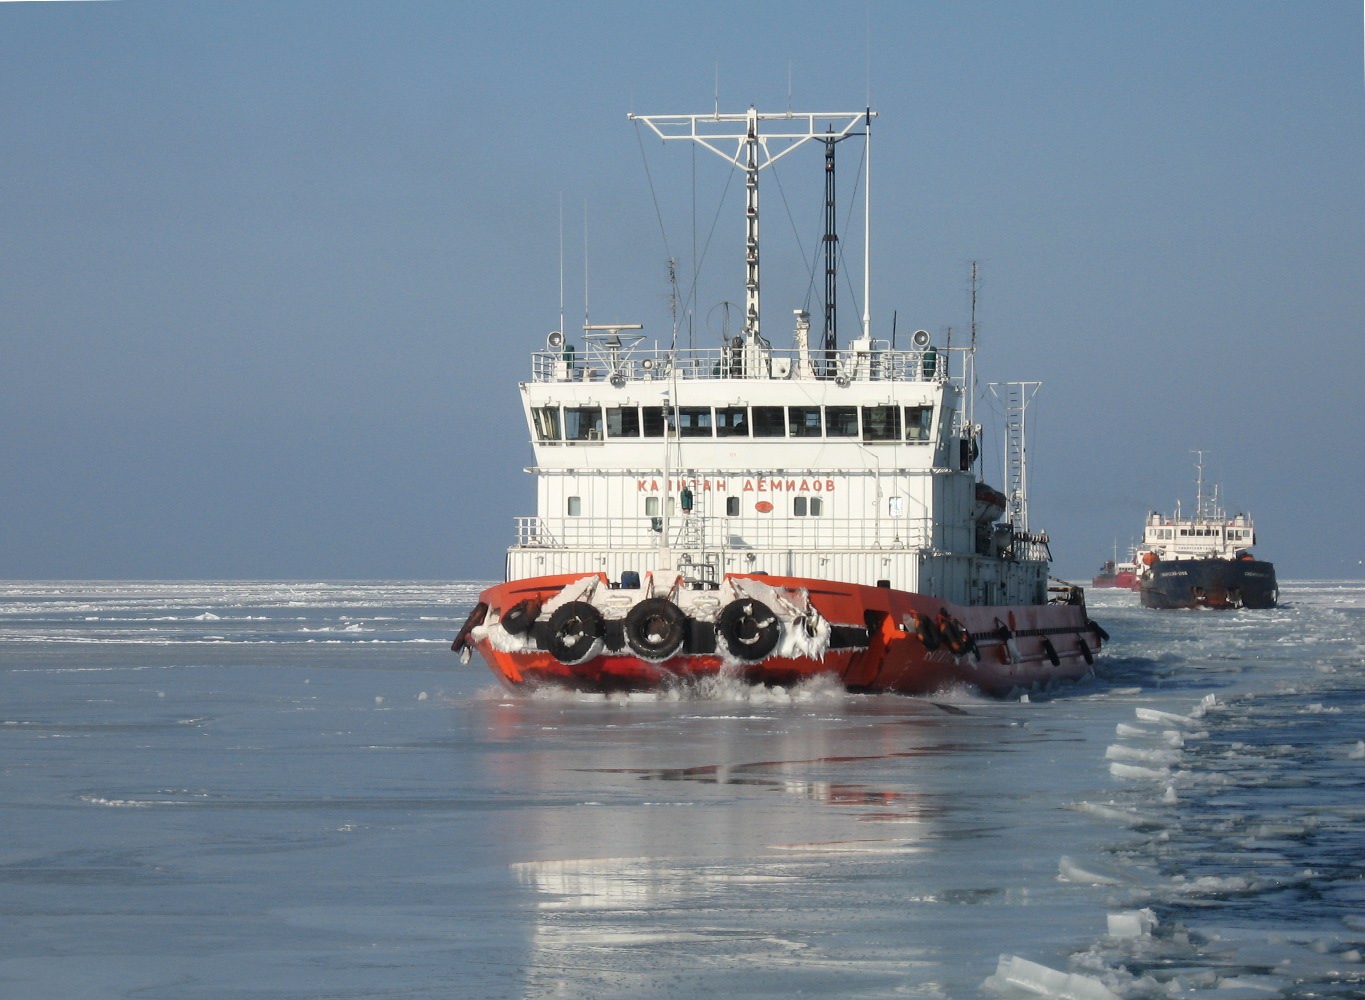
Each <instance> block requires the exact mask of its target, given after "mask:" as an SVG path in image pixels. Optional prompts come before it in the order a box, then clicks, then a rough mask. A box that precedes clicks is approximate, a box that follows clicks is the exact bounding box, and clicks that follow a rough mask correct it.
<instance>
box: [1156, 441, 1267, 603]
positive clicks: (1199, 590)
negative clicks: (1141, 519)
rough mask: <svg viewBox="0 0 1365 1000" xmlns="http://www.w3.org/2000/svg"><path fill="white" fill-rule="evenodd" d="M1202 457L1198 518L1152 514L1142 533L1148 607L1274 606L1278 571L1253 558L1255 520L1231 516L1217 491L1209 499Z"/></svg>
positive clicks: (1200, 459)
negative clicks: (1226, 512)
mask: <svg viewBox="0 0 1365 1000" xmlns="http://www.w3.org/2000/svg"><path fill="white" fill-rule="evenodd" d="M1196 454H1198V455H1199V462H1198V469H1199V478H1198V480H1197V485H1196V490H1197V492H1196V497H1195V514H1194V517H1181V515H1180V509H1179V505H1178V504H1177V506H1176V513H1175V516H1174V517H1172V518H1167V517H1164V516H1162V515H1161V514H1157V513H1155V512H1153V513H1152V514H1150V515H1148V517H1147V523H1146V526H1145V528H1144V531H1143V538H1142V542H1143V544H1142V551H1141V554H1140V555H1139V558H1138V566H1137V570H1138V592H1139V594H1140V595H1141V598H1142V606H1143V607H1144V608H1157V609H1163V610H1164V609H1169V608H1216V609H1227V608H1273V607H1275V605H1276V603H1277V602H1278V600H1279V588H1278V585H1277V584H1276V582H1275V567H1274V565H1273V564H1271V563H1268V562H1266V561H1265V560H1263V559H1257V558H1255V557H1254V556H1253V555H1252V554H1251V546H1252V545H1254V544H1255V542H1256V529H1255V526H1254V525H1253V524H1252V521H1251V517H1250V516H1249V515H1247V514H1238V515H1236V516H1235V517H1233V518H1228V517H1227V515H1226V514H1225V513H1224V512H1223V509H1222V508H1221V507H1220V506H1219V503H1218V493H1217V489H1216V488H1215V490H1214V491H1213V494H1212V495H1211V496H1210V497H1207V498H1206V497H1205V496H1204V456H1203V453H1202V452H1196Z"/></svg>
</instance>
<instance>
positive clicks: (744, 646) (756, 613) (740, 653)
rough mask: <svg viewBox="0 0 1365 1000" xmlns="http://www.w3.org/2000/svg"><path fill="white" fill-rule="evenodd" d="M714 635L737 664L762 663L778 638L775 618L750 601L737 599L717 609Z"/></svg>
mask: <svg viewBox="0 0 1365 1000" xmlns="http://www.w3.org/2000/svg"><path fill="white" fill-rule="evenodd" d="M716 631H717V632H718V633H720V636H721V638H723V639H724V640H725V645H726V648H728V649H729V650H730V652H731V653H732V654H733V655H735V656H737V657H739V658H740V659H741V660H761V659H763V657H765V656H767V655H768V654H769V653H771V652H772V651H773V650H774V649H776V648H777V642H778V640H779V639H780V638H782V626H781V624H780V623H779V622H778V620H777V615H775V614H773V611H772V609H771V608H769V607H768V606H767V605H766V604H764V603H763V602H762V601H756V600H754V599H753V598H752V597H741V598H739V599H738V600H734V601H731V602H730V603H729V604H727V605H725V607H723V608H721V611H720V615H719V616H717V618H716Z"/></svg>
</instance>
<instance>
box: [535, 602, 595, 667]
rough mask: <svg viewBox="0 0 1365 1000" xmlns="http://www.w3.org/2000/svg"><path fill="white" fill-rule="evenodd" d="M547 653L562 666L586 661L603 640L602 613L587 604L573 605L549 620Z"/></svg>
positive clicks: (556, 613) (558, 611)
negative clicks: (601, 639)
mask: <svg viewBox="0 0 1365 1000" xmlns="http://www.w3.org/2000/svg"><path fill="white" fill-rule="evenodd" d="M548 631H549V637H548V638H547V639H546V640H545V641H546V649H547V650H548V651H549V653H550V655H551V656H553V657H554V658H555V659H556V660H558V661H559V662H560V663H578V662H579V661H580V660H586V659H587V658H588V654H589V653H590V652H592V648H593V647H594V646H595V645H596V644H597V640H598V639H600V638H602V631H603V619H602V612H600V611H598V610H597V609H596V608H595V607H593V606H592V605H591V604H589V603H588V602H587V601H570V602H569V603H568V604H565V605H564V606H563V607H561V608H560V609H559V610H557V611H556V612H555V613H554V614H552V615H551V616H550V627H549V630H548Z"/></svg>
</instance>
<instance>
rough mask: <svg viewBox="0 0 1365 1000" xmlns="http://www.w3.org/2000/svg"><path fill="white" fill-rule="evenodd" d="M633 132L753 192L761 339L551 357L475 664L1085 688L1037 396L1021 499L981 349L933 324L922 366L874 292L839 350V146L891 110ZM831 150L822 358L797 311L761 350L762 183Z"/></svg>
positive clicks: (747, 323) (688, 121)
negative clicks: (711, 161)
mask: <svg viewBox="0 0 1365 1000" xmlns="http://www.w3.org/2000/svg"><path fill="white" fill-rule="evenodd" d="M632 117H633V118H634V119H635V120H636V121H637V122H639V123H641V125H643V126H644V127H647V128H648V129H650V130H652V131H653V132H654V133H655V134H657V135H658V136H659V137H660V138H661V139H663V140H664V141H665V143H668V142H674V141H684V142H691V143H696V144H699V145H701V146H703V147H704V148H706V149H709V150H711V151H712V152H714V153H717V154H719V155H720V156H721V157H722V158H724V159H725V160H727V161H729V162H730V163H731V164H732V166H733V167H735V168H736V169H737V170H739V171H740V172H741V173H742V174H743V176H744V179H745V181H746V185H747V191H746V198H745V250H744V268H745V311H744V324H743V329H742V331H741V333H740V335H738V336H735V337H733V338H723V339H722V342H721V343H719V344H718V345H716V346H714V347H711V348H706V349H680V348H678V347H677V346H676V341H677V338H676V336H675V335H674V336H672V337H671V339H672V344H666V345H665V346H659V345H658V344H657V343H655V344H649V343H647V342H646V336H645V334H644V333H642V332H641V330H642V327H641V326H639V325H637V324H610V325H595V324H594V325H588V324H585V326H584V329H583V336H582V341H581V344H580V345H572V344H570V343H569V342H568V341H567V340H566V338H565V337H564V335H563V334H562V333H561V332H558V331H557V332H555V333H552V334H550V336H549V338H548V340H547V342H546V344H545V346H544V349H542V350H537V351H535V352H533V354H532V358H531V362H532V363H531V374H530V379H529V380H528V381H526V382H523V383H521V397H522V406H523V409H524V411H525V415H526V422H527V429H528V431H529V432H530V436H531V443H532V447H533V449H534V452H535V465H534V466H533V467H532V468H531V469H530V470H529V471H530V472H531V473H532V475H533V476H534V477H535V480H536V493H537V498H536V499H537V506H536V513H535V514H534V515H533V516H525V517H518V518H517V519H516V526H517V536H516V541H515V542H514V544H512V545H511V547H510V548H509V549H508V552H507V571H506V582H505V583H500V584H498V585H496V586H493V587H490V588H489V589H488V590H486V591H484V592H483V594H482V595H481V596H480V599H479V602H478V604H477V606H476V607H475V609H474V611H473V613H472V614H471V615H470V617H469V620H468V621H467V622H466V623H465V625H464V627H463V628H462V629H461V630H460V632H459V634H458V636H457V637H456V639H455V641H454V644H453V647H452V648H453V649H454V650H455V651H456V652H458V653H460V654H461V655H462V657H463V658H464V659H466V660H467V659H468V658H469V656H470V653H471V651H472V650H477V652H478V653H479V655H480V656H481V657H482V658H483V659H484V660H485V661H486V662H487V664H488V665H489V666H490V667H491V668H492V670H493V672H494V674H496V675H497V676H498V678H499V679H501V680H502V681H503V682H504V683H505V684H506V685H508V686H509V687H512V688H524V687H527V686H536V685H543V684H555V685H563V686H566V687H570V688H576V689H582V690H595V691H612V690H639V689H658V688H662V687H667V686H669V685H675V684H682V683H686V682H688V681H693V680H698V679H703V678H709V677H715V676H734V677H737V678H741V679H743V680H746V681H748V682H751V683H766V684H773V685H792V684H795V683H798V682H801V681H804V680H807V679H811V678H815V677H817V676H820V675H830V676H833V677H834V678H837V679H838V681H840V682H841V683H842V684H843V685H844V686H845V687H846V688H848V689H849V690H853V691H891V692H901V693H912V694H913V693H927V692H932V691H935V690H939V689H942V688H944V687H948V686H953V685H970V686H974V687H977V688H979V689H981V690H983V691H985V692H988V693H993V694H1003V693H1006V692H1008V691H1011V690H1013V689H1018V688H1028V687H1031V686H1033V685H1037V684H1039V683H1045V682H1049V681H1052V680H1056V679H1074V678H1078V677H1081V676H1083V675H1085V674H1086V673H1087V672H1088V671H1089V670H1090V668H1091V664H1092V663H1093V661H1094V658H1095V655H1096V654H1097V653H1098V652H1099V650H1100V646H1101V641H1102V640H1104V639H1107V636H1106V635H1105V634H1104V631H1103V629H1101V628H1100V627H1099V626H1098V625H1097V624H1095V623H1094V622H1092V621H1091V620H1090V619H1089V617H1088V616H1087V613H1086V606H1085V599H1084V594H1083V591H1082V590H1081V588H1079V587H1076V586H1073V585H1070V584H1062V583H1057V584H1051V583H1050V579H1049V574H1048V567H1049V563H1050V559H1051V556H1050V553H1049V552H1048V538H1047V536H1046V535H1045V534H1043V533H1040V532H1036V531H1032V530H1030V528H1029V525H1028V513H1027V491H1026V486H1025V483H1026V470H1025V467H1024V457H1025V447H1024V419H1023V418H1024V409H1025V406H1026V404H1027V401H1028V399H1029V398H1030V397H1031V395H1032V393H1033V391H1035V390H1036V389H1037V386H1038V383H1024V382H1019V383H1001V384H993V385H992V386H991V388H992V391H994V392H995V393H996V395H997V396H998V397H999V398H1000V399H1001V400H1002V402H1003V403H1004V407H1005V412H1006V423H1007V427H1006V429H1005V435H1006V437H1005V452H1006V468H1005V475H1006V479H1007V483H1006V485H1007V488H1008V493H1005V492H1002V491H1000V490H997V489H994V488H991V487H989V486H987V485H985V484H984V483H983V482H980V481H978V478H977V475H976V474H975V471H974V468H975V466H976V456H977V451H978V440H979V436H980V430H981V429H980V427H979V425H975V424H973V423H972V421H971V412H970V409H969V408H970V406H971V405H972V403H971V399H970V396H971V393H972V388H973V385H974V362H975V347H974V344H975V336H974V335H973V338H972V344H973V346H972V347H969V348H965V349H964V348H961V347H957V348H953V347H951V345H949V344H942V345H940V344H935V343H934V342H933V338H932V337H931V336H930V335H929V334H928V333H927V332H925V331H923V330H918V331H916V332H915V333H914V334H913V335H912V337H911V338H910V344H909V346H908V347H903V348H900V349H897V348H896V346H895V343H894V331H893V330H892V331H888V332H890V333H891V339H890V340H887V339H878V338H877V337H874V335H873V331H872V327H871V323H870V321H869V318H868V311H867V308H866V296H867V282H866V276H865V277H864V309H863V316H862V321H861V324H860V328H859V331H858V336H857V337H855V338H854V339H852V341H851V342H850V343H848V344H847V345H845V346H842V347H841V346H839V345H838V343H837V342H836V337H835V329H834V319H835V317H834V303H833V297H834V287H835V280H834V279H835V273H834V272H835V270H836V268H837V261H838V249H837V236H836V235H835V234H834V233H833V231H832V230H833V226H832V220H833V219H834V218H835V215H836V212H835V210H834V197H833V195H834V152H835V146H836V144H837V143H839V142H840V141H842V140H844V139H846V138H851V137H862V138H864V139H866V138H867V137H868V135H869V134H870V131H871V129H870V126H871V123H872V118H873V113H872V112H871V110H870V109H869V110H866V111H859V112H854V113H840V114H795V113H789V112H788V113H778V114H764V113H759V112H758V111H756V110H754V109H752V108H751V109H749V111H748V112H746V113H743V114H719V113H717V114H708V115H675V116H632ZM815 143H819V144H822V145H823V146H824V149H825V158H824V159H825V171H826V185H825V187H826V212H825V217H826V231H825V234H824V243H825V248H826V257H825V261H826V268H825V272H826V273H825V278H826V300H825V303H824V313H825V315H824V331H823V333H821V334H819V335H817V336H816V337H815V338H812V335H811V329H810V316H809V314H808V313H806V312H805V311H802V310H796V311H795V323H794V331H793V338H792V346H791V347H790V348H787V349H780V348H777V347H774V346H773V345H772V343H771V342H770V341H769V340H768V339H767V337H766V336H765V335H764V334H763V333H761V332H760V309H759V253H758V250H759V241H758V181H759V176H760V174H761V172H762V171H763V170H764V169H766V168H767V167H769V166H771V165H772V164H773V163H774V162H776V160H777V159H779V158H780V157H783V156H785V155H786V154H787V153H790V152H792V151H794V150H795V149H797V148H798V147H801V146H803V145H806V144H815ZM865 162H866V161H865ZM864 190H866V185H864ZM866 213H867V209H866V207H865V206H864V216H865V219H866V217H867V215H866ZM864 256H865V257H866V241H865V246H864ZM865 263H866V262H865Z"/></svg>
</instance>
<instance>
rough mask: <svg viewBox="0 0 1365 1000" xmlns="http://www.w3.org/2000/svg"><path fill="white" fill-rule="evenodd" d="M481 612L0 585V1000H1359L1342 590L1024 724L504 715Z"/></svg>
mask: <svg viewBox="0 0 1365 1000" xmlns="http://www.w3.org/2000/svg"><path fill="white" fill-rule="evenodd" d="M479 589H480V585H479V584H476V583H411V582H375V583H294V584H283V583H104V582H100V583H82V582H70V583H68V582H60V583H40V584H35V583H15V582H10V583H0V923H2V924H3V927H4V932H3V933H0V997H3V998H30V997H31V998H49V997H61V998H67V1000H77V998H100V1000H106V998H137V1000H199V998H240V1000H248V998H250V1000H263V998H280V1000H283V998H321V997H336V998H360V997H402V998H438V997H439V998H448V997H489V998H517V997H603V998H616V997H620V998H625V997H631V998H638V997H712V996H715V995H730V996H746V997H790V996H795V995H801V996H815V997H934V998H959V997H966V998H972V997H1036V996H1044V997H1058V998H1061V997H1066V998H1075V1000H1094V998H1101V1000H1103V998H1111V997H1114V998H1124V1000H1126V998H1167V997H1172V998H1173V997H1182V998H1183V997H1191V998H1194V997H1198V998H1218V1000H1228V998H1255V1000H1262V998H1266V997H1359V996H1362V995H1365V960H1362V954H1363V953H1365V742H1362V740H1363V738H1365V582H1362V581H1299V582H1289V583H1286V584H1284V586H1283V591H1282V595H1283V605H1282V606H1281V607H1280V608H1279V609H1278V610H1274V611H1261V612H1249V611H1244V612H1231V613H1208V612H1205V613H1196V612H1154V611H1144V610H1143V609H1141V608H1139V607H1137V604H1136V597H1135V596H1134V595H1132V594H1126V593H1117V592H1113V591H1092V592H1091V594H1090V603H1091V612H1092V616H1093V617H1094V618H1095V619H1096V620H1098V621H1099V622H1100V623H1101V624H1102V625H1104V627H1105V628H1106V629H1107V630H1108V631H1109V632H1110V634H1111V636H1112V642H1111V644H1110V645H1109V646H1108V647H1107V649H1106V651H1105V653H1104V655H1103V657H1102V658H1101V659H1100V660H1099V661H1098V662H1097V664H1096V672H1095V675H1094V676H1093V677H1091V678H1089V679H1086V680H1084V681H1081V682H1079V683H1076V684H1070V685H1065V686H1060V687H1057V688H1055V689H1053V690H1049V691H1035V692H1030V693H1029V694H1027V695H1026V696H1024V695H1016V696H1014V697H1011V698H1007V699H1002V700H994V699H986V698H982V697H979V696H977V695H974V694H972V693H970V692H966V691H953V692H945V693H943V694H942V695H940V696H935V697H933V698H904V697H894V696H876V697H872V696H851V695H846V694H843V693H841V692H839V691H838V690H836V689H835V688H833V687H830V686H813V687H810V688H807V689H800V690H795V691H780V690H778V691H769V690H766V689H750V688H747V687H745V686H742V685H739V684H729V685H726V684H719V685H716V686H714V687H712V688H709V689H707V690H699V691H685V692H675V693H672V694H669V695H666V696H661V697H633V698H612V699H604V698H600V697H582V696H577V695H572V694H567V693H563V692H559V693H552V694H543V695H539V696H535V697H514V696H511V695H508V694H507V693H506V692H504V691H502V690H500V689H499V688H497V687H496V686H495V685H494V684H493V682H492V675H491V674H490V673H489V672H488V671H487V669H486V668H485V667H483V666H482V665H481V664H480V663H479V661H478V660H477V659H476V660H475V661H474V662H473V663H471V664H469V665H468V666H462V665H460V663H459V662H458V660H457V659H456V658H455V657H454V656H453V655H452V654H451V653H450V651H449V643H450V640H451V638H452V636H453V634H454V632H455V630H456V628H457V627H458V626H459V624H460V623H461V622H462V621H463V619H464V616H465V614H466V613H467V611H468V610H469V608H470V606H471V605H472V603H473V601H474V598H475V595H476V594H477V592H478V591H479Z"/></svg>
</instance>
